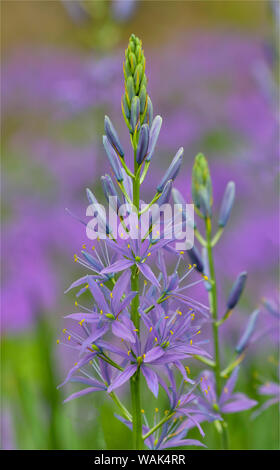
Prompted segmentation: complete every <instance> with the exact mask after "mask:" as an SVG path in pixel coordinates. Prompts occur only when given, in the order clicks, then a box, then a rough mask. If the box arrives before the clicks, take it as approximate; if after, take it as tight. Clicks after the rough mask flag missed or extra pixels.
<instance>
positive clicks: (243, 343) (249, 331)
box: [235, 310, 260, 354]
mask: <svg viewBox="0 0 280 470" xmlns="http://www.w3.org/2000/svg"><path fill="white" fill-rule="evenodd" d="M259 313H260V311H259V310H255V311H254V312H253V313H251V315H250V317H249V320H248V323H247V326H246V328H245V331H244V333H243V335H242V337H241V338H240V340H239V342H238V344H237V346H236V348H235V351H236V352H237V353H238V354H241V353H242V352H243V351H244V349H245V348H246V347H247V346H248V345H249V342H250V339H251V338H252V335H253V333H254V331H255V327H256V323H257V319H258V316H259Z"/></svg>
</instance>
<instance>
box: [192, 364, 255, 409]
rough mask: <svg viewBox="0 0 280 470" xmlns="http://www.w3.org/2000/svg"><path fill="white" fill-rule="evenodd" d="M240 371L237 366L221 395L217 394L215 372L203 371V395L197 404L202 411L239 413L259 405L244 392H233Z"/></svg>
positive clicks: (201, 386) (201, 385)
mask: <svg viewBox="0 0 280 470" xmlns="http://www.w3.org/2000/svg"><path fill="white" fill-rule="evenodd" d="M238 372H239V368H238V367H237V368H236V369H235V370H234V371H233V373H232V374H231V376H230V378H229V379H228V380H227V382H226V384H225V386H224V387H223V390H222V393H221V395H220V397H218V396H217V391H216V384H215V378H214V374H213V373H212V372H210V371H208V370H207V371H204V372H202V374H201V384H200V388H201V392H202V396H201V397H199V398H198V399H197V400H198V401H197V406H198V408H199V409H200V410H201V411H202V413H203V412H204V411H205V412H207V411H208V412H209V413H212V414H213V413H222V414H227V413H238V412H239V411H243V410H249V409H250V408H253V407H254V406H256V405H257V402H256V401H255V400H251V399H250V398H248V397H247V396H246V395H244V394H243V393H233V390H234V387H235V384H236V381H237V378H238ZM202 416H203V414H202Z"/></svg>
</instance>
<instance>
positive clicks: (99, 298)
mask: <svg viewBox="0 0 280 470" xmlns="http://www.w3.org/2000/svg"><path fill="white" fill-rule="evenodd" d="M88 285H89V289H90V291H91V293H92V296H93V298H94V300H95V302H96V303H97V305H98V307H99V309H100V310H102V311H103V313H109V312H110V310H109V307H108V304H107V302H106V300H105V297H104V295H103V292H102V290H101V289H100V287H99V286H98V284H97V282H95V281H94V280H93V279H90V278H89V279H88Z"/></svg>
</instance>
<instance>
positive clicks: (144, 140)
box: [136, 124, 149, 165]
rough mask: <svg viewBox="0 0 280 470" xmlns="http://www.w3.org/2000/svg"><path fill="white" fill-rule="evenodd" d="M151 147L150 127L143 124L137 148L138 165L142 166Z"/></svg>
mask: <svg viewBox="0 0 280 470" xmlns="http://www.w3.org/2000/svg"><path fill="white" fill-rule="evenodd" d="M148 146H149V126H148V124H143V126H141V129H140V135H139V141H138V146H137V153H136V160H137V163H138V165H141V163H142V162H143V160H144V159H145V157H146V155H147V151H148Z"/></svg>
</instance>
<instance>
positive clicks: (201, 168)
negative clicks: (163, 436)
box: [192, 153, 228, 449]
mask: <svg viewBox="0 0 280 470" xmlns="http://www.w3.org/2000/svg"><path fill="white" fill-rule="evenodd" d="M192 197H193V203H194V206H195V210H196V212H197V213H198V215H199V216H200V217H202V218H204V222H205V238H206V239H205V240H204V239H203V238H202V237H201V235H200V234H199V232H197V231H195V234H196V236H197V235H198V234H199V237H198V236H197V238H198V239H199V241H200V242H201V241H202V243H203V245H204V246H205V250H204V253H205V258H206V261H207V271H208V272H207V278H209V283H207V291H208V297H209V304H210V311H211V316H212V332H213V343H214V366H213V368H214V370H215V380H216V391H217V395H218V397H219V396H220V394H221V391H222V384H221V365H220V343H219V326H220V325H219V323H218V304H217V283H216V274H215V266H214V257H213V240H212V204H213V195H212V180H211V175H210V170H209V166H208V162H207V159H206V158H205V156H204V155H203V154H202V153H199V154H198V155H197V156H196V158H195V162H194V165H193V171H192ZM197 256H198V255H197ZM217 430H218V432H219V433H220V434H221V438H222V447H223V448H224V449H227V448H228V431H227V422H226V420H225V418H224V420H223V421H222V422H221V423H220V422H219V423H218V426H217Z"/></svg>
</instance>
